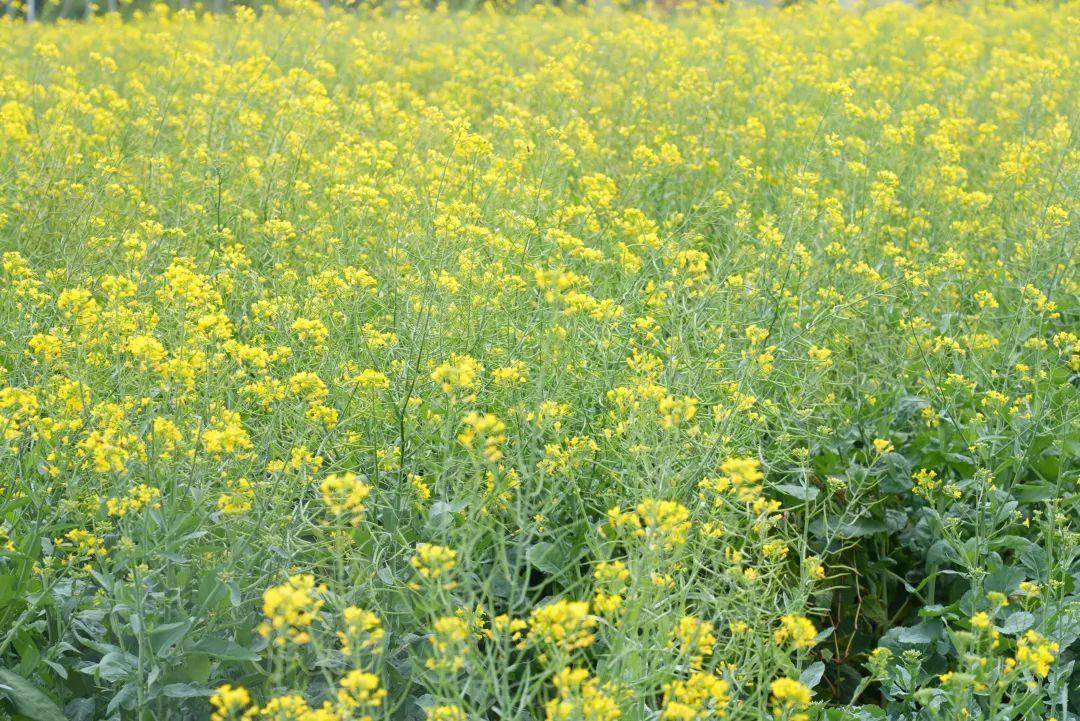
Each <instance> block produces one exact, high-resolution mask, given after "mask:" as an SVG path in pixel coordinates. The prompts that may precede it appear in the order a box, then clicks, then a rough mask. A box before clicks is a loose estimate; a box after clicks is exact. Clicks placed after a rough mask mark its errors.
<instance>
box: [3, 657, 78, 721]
mask: <svg viewBox="0 0 1080 721" xmlns="http://www.w3.org/2000/svg"><path fill="white" fill-rule="evenodd" d="M0 692H2V693H4V694H6V695H7V697H8V699H9V700H10V701H11V704H12V705H13V706H14V707H15V710H16V711H18V712H19V713H20V714H22V715H23V716H25V717H27V718H28V719H31V720H32V721H67V719H66V718H65V717H64V712H63V711H62V710H60V707H59V706H57V705H56V702H55V701H53V700H52V699H51V698H49V697H48V696H46V695H45V692H44V691H42V690H41V689H39V688H38V687H37V686H35V685H34V684H32V683H30V682H29V681H27V680H26V679H25V678H23V677H22V676H20V675H19V674H17V673H15V672H14V671H9V670H7V669H2V668H0Z"/></svg>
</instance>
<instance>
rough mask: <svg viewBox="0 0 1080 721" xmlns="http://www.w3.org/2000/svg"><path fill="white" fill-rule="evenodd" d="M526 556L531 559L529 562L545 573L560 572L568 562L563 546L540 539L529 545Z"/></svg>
mask: <svg viewBox="0 0 1080 721" xmlns="http://www.w3.org/2000/svg"><path fill="white" fill-rule="evenodd" d="M525 557H526V558H527V559H529V563H531V564H532V565H533V566H534V567H536V568H538V569H540V570H541V571H543V572H544V573H551V574H555V573H558V572H559V571H560V570H562V568H563V566H564V565H565V564H566V552H565V550H564V549H563V548H562V547H561V546H558V545H556V544H554V543H548V542H547V541H540V542H539V543H534V544H533V545H532V546H529V550H528V551H526V553H525Z"/></svg>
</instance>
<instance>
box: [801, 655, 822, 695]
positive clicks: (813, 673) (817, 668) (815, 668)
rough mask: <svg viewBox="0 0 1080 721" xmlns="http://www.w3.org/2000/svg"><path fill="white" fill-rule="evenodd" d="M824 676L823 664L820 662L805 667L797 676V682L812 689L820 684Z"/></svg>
mask: <svg viewBox="0 0 1080 721" xmlns="http://www.w3.org/2000/svg"><path fill="white" fill-rule="evenodd" d="M824 675H825V664H823V663H822V662H821V661H816V662H815V663H812V664H810V665H809V666H807V667H806V668H805V669H804V670H803V672H802V673H801V674H799V682H800V683H801V684H802V685H803V686H806V687H807V688H814V687H815V686H817V685H818V684H819V683H821V677H822V676H824Z"/></svg>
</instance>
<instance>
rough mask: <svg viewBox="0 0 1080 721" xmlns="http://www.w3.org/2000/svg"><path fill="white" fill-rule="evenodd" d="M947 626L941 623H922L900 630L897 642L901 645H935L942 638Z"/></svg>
mask: <svg viewBox="0 0 1080 721" xmlns="http://www.w3.org/2000/svg"><path fill="white" fill-rule="evenodd" d="M944 629H945V626H944V625H943V624H942V623H941V621H923V622H922V623H918V624H915V625H914V626H909V627H907V628H902V629H900V633H899V634H898V635H897V640H899V641H900V643H912V644H924V643H933V642H934V641H937V640H938V639H939V638H941V637H942V635H943V631H944Z"/></svg>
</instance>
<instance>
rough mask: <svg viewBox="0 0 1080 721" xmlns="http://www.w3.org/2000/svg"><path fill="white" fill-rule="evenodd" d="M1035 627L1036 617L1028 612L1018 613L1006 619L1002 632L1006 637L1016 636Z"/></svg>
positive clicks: (1001, 628) (1002, 625)
mask: <svg viewBox="0 0 1080 721" xmlns="http://www.w3.org/2000/svg"><path fill="white" fill-rule="evenodd" d="M1033 625H1035V615H1034V614H1031V613H1028V612H1027V611H1017V612H1016V613H1014V614H1013V615H1011V616H1009V617H1008V618H1006V619H1005V622H1004V623H1003V624H1001V627H1000V630H1001V632H1002V633H1004V634H1005V635H1006V636H1015V635H1017V634H1018V633H1023V632H1024V631H1026V630H1028V629H1029V628H1031V627H1032V626H1033Z"/></svg>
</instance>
